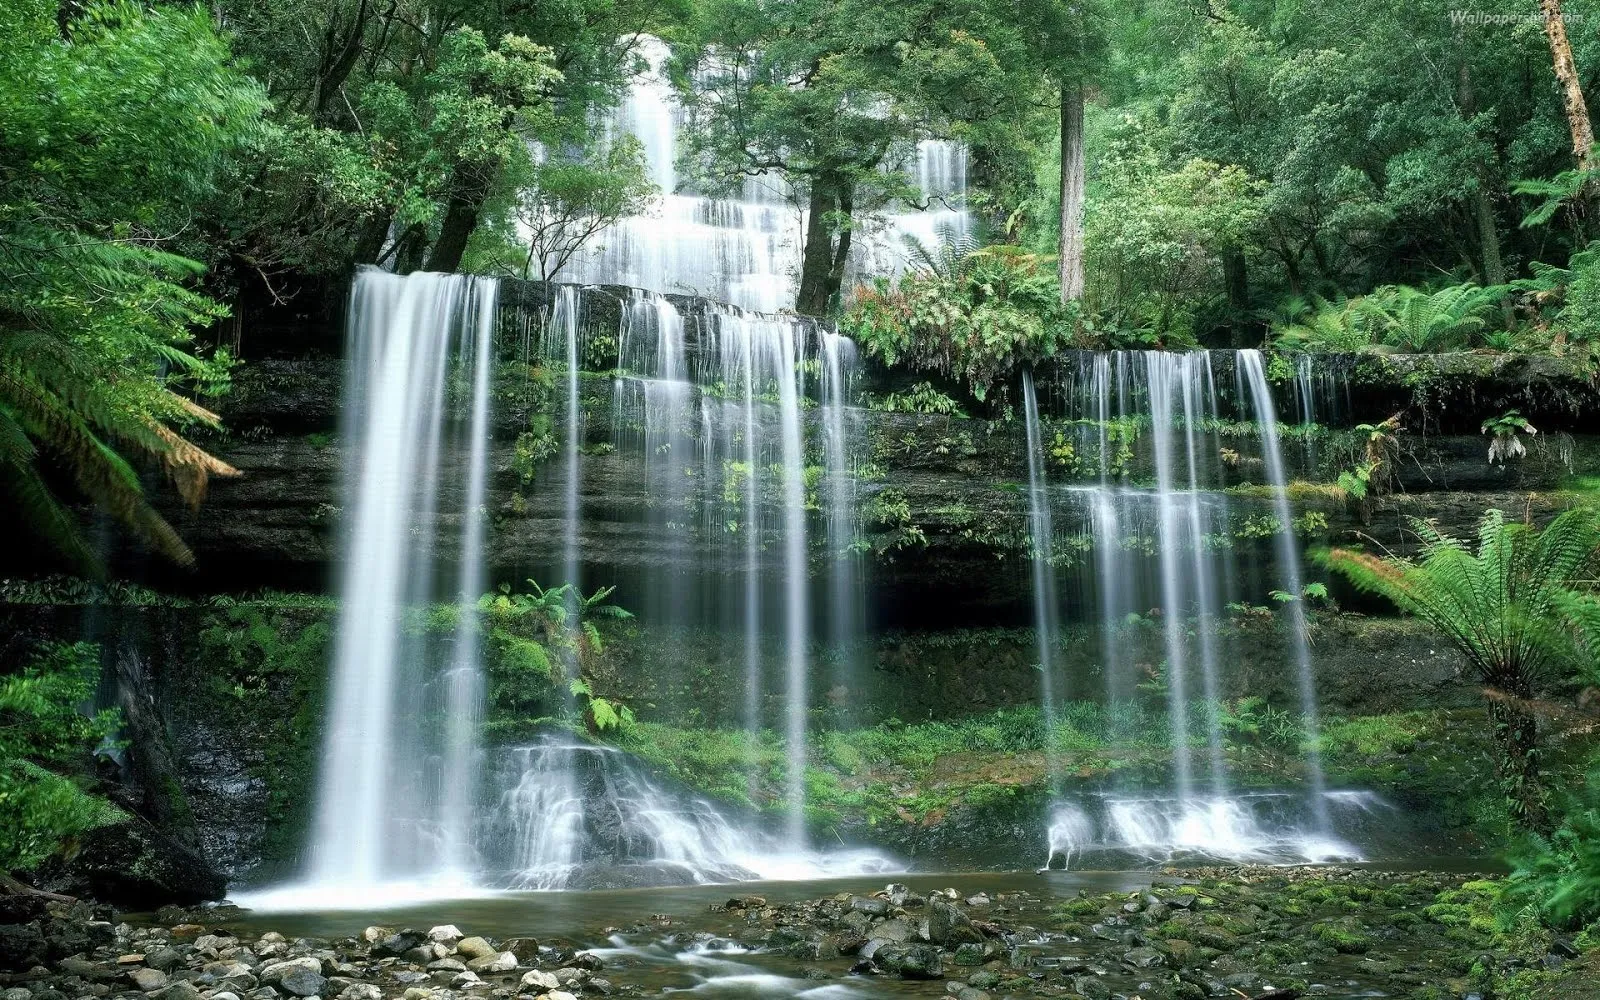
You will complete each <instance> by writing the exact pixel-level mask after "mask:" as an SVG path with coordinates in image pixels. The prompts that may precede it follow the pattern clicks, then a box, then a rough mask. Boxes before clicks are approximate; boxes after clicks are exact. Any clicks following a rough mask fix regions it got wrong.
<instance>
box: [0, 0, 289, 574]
mask: <svg viewBox="0 0 1600 1000" xmlns="http://www.w3.org/2000/svg"><path fill="white" fill-rule="evenodd" d="M8 17H9V23H6V24H5V25H4V26H3V27H4V30H5V33H6V38H7V52H6V56H5V58H4V59H0V486H3V488H4V489H5V490H6V492H8V493H9V494H10V495H11V497H12V499H13V500H14V501H15V502H16V503H17V504H18V506H19V507H20V508H21V509H22V510H23V511H24V512H25V513H26V515H27V517H28V518H29V520H30V521H31V522H32V523H33V524H34V525H35V526H36V527H37V529H38V530H39V532H40V533H41V535H43V536H44V537H45V538H47V539H48V540H49V541H50V542H51V543H53V545H54V547H55V548H56V549H57V550H58V551H59V552H60V553H61V554H63V555H65V556H66V557H67V558H68V559H69V560H70V561H72V562H73V563H75V564H76V565H77V566H79V567H80V568H84V569H92V568H94V567H96V566H97V563H98V560H97V558H96V556H95V554H94V553H92V552H90V551H89V549H88V548H87V547H86V545H85V544H84V542H83V540H82V538H81V536H80V535H79V533H78V530H77V524H76V520H75V518H74V517H73V515H72V514H71V513H70V512H69V511H68V510H67V509H66V507H65V506H63V502H62V498H61V497H59V496H58V495H57V494H58V491H57V490H56V489H55V488H54V487H53V485H52V484H53V483H55V482H56V481H57V480H58V479H59V478H61V476H60V473H62V472H64V473H65V477H66V478H68V479H70V481H71V482H72V483H73V485H75V486H76V488H77V491H78V493H80V494H82V495H83V496H86V497H87V498H89V499H90V500H92V501H94V502H95V503H97V504H98V505H99V506H100V507H101V508H102V509H103V510H105V511H106V512H108V513H110V514H111V515H113V516H114V517H116V518H117V519H118V520H120V521H121V522H122V523H123V524H124V525H125V526H127V527H128V528H129V529H131V530H132V531H133V532H134V533H135V534H136V535H138V536H139V537H140V538H142V539H143V540H145V541H146V542H148V543H149V544H150V545H152V546H153V547H155V548H156V549H157V550H158V551H160V552H161V553H163V554H164V555H166V556H167V557H169V558H171V559H173V560H174V561H177V562H180V563H188V562H190V561H192V556H191V555H190V553H189V550H188V548H187V547H186V546H185V545H184V544H183V542H182V540H181V539H179V537H178V535H177V533H176V532H175V531H174V530H173V529H172V527H171V526H170V525H169V524H168V523H167V522H166V521H165V520H164V519H162V518H161V516H160V515H158V514H157V513H156V512H155V510H154V509H153V508H152V507H151V506H150V503H149V501H148V499H147V497H146V494H145V490H144V487H143V484H142V482H141V475H140V471H139V469H138V468H137V467H136V466H135V465H134V464H133V462H134V461H135V460H141V459H142V460H146V461H147V462H149V463H150V464H152V465H154V466H156V467H157V468H159V469H160V470H161V471H162V472H163V473H165V475H166V476H167V477H168V478H169V479H171V480H172V482H173V484H174V485H175V486H176V487H177V489H178V492H179V493H180V495H181V496H182V497H183V498H184V499H185V500H186V501H188V502H189V503H191V504H197V503H199V502H200V500H201V498H202V497H203V496H204V495H205V490H206V484H207V481H208V479H209V478H210V477H211V476H217V475H222V476H226V475H232V474H234V470H233V469H232V468H231V467H229V466H228V465H227V464H226V463H225V462H223V461H222V460H220V459H218V458H216V457H214V456H212V455H210V454H208V453H207V452H206V451H204V450H203V449H201V448H199V447H197V446H196V445H195V444H193V443H192V442H190V441H189V440H187V439H185V438H184V437H182V436H181V435H180V433H179V432H180V430H182V429H183V428H186V427H193V426H214V425H215V424H216V417H215V416H214V415H212V414H211V413H210V412H209V411H208V410H206V409H205V408H204V407H202V406H201V405H199V403H197V402H196V401H195V398H194V397H195V396H201V397H203V396H204V395H206V394H212V393H215V392H218V391H220V390H221V389H222V388H224V387H225V386H226V384H227V370H228V364H229V360H228V358H227V357H226V355H224V354H222V353H221V352H217V353H214V354H212V355H211V356H209V357H207V356H206V355H205V353H204V352H202V351H201V350H199V349H198V348H197V347H196V346H195V338H194V330H195V329H196V328H198V327H203V326H206V325H208V324H210V323H213V322H215V321H216V320H217V319H219V318H220V317H221V316H223V315H224V312H223V310H222V309H221V307H220V306H218V305H217V304H216V303H215V302H213V301H212V300H211V299H209V298H207V297H205V296H204V295H202V294H200V293H199V292H197V291H196V290H195V288H194V283H195V281H196V279H197V278H198V277H199V275H200V274H201V272H202V270H203V268H202V266H201V265H200V264H199V263H197V262H195V261H193V260H189V259H187V258H185V257H182V256H179V255H177V254H175V253H173V252H171V249H170V248H171V247H172V246H173V244H174V243H175V242H176V241H177V240H178V239H179V238H180V234H182V233H183V232H184V230H185V228H186V227H187V226H188V224H189V222H188V220H189V218H190V207H191V206H192V205H194V204H195V203H197V202H199V201H201V200H203V199H204V198H206V197H207V196H208V195H210V194H211V193H212V192H213V191H214V190H215V189H216V185H217V183H218V181H219V178H220V176H221V169H222V167H223V165H224V163H225V161H226V158H227V157H228V156H230V155H232V154H233V153H235V152H237V151H238V150H240V149H241V148H243V147H244V146H245V144H246V143H247V142H248V140H249V137H250V136H251V134H252V133H253V131H254V129H255V128H256V127H257V126H258V123H259V116H260V113H261V111H262V108H263V106H264V102H263V100H262V95H261V92H260V90H259V88H258V87H256V85H255V84H254V83H252V82H250V81H249V80H247V79H245V78H244V77H242V76H241V75H240V74H238V73H237V72H236V71H235V70H233V69H232V68H230V63H231V61H232V60H231V55H230V53H229V51H228V46H227V45H226V44H225V43H224V42H223V41H222V39H220V38H219V37H218V36H217V35H216V33H215V32H214V31H213V30H212V29H211V26H210V24H209V22H208V20H207V18H206V16H205V15H204V13H202V12H199V11H194V10H175V9H170V8H157V9H154V10H146V9H143V8H141V7H138V6H135V5H133V4H130V3H120V2H119V3H103V4H96V5H93V6H90V7H87V8H85V9H84V10H83V11H82V13H81V15H80V16H79V17H78V18H76V19H75V20H72V21H69V22H68V23H67V24H66V26H65V29H64V30H63V29H61V28H60V27H58V24H57V21H56V5H55V4H53V3H47V2H43V0H33V2H30V3H27V4H23V5H20V6H18V7H14V8H12V9H11V10H10V11H9V12H8ZM41 94H48V95H50V99H49V100H42V99H41V98H40V95H41Z"/></svg>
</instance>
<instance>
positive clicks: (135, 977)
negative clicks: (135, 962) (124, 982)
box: [128, 968, 167, 993]
mask: <svg viewBox="0 0 1600 1000" xmlns="http://www.w3.org/2000/svg"><path fill="white" fill-rule="evenodd" d="M128 981H129V982H131V983H133V985H134V986H136V987H138V989H139V990H140V991H142V992H144V993H154V992H155V991H156V990H159V989H161V988H162V987H164V986H166V985H167V974H166V973H165V972H162V971H161V970H159V969H150V968H144V969H131V970H129V972H128Z"/></svg>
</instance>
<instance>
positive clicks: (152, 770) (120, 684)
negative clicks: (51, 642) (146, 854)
mask: <svg viewBox="0 0 1600 1000" xmlns="http://www.w3.org/2000/svg"><path fill="white" fill-rule="evenodd" d="M117 706H118V707H119V708H121V709H122V718H123V726H124V729H125V731H126V732H127V734H128V768H129V772H130V774H131V776H132V778H133V781H134V784H136V785H137V786H138V788H139V792H140V801H139V812H140V813H141V814H142V815H143V816H144V817H145V818H146V819H148V820H149V821H150V822H151V824H152V825H154V826H155V827H156V829H158V830H160V831H161V832H162V833H164V834H166V835H167V836H168V837H170V838H172V839H173V840H174V841H176V842H178V843H179V844H181V845H183V846H184V847H186V848H188V849H189V850H190V851H192V852H193V853H194V854H195V855H196V856H197V857H198V856H200V833H199V831H198V830H197V829H196V827H195V821H194V813H193V812H192V811H191V810H190V808H189V800H188V798H187V797H185V796H184V794H183V786H182V785H181V784H179V782H178V768H177V765H176V764H175V763H174V762H173V759H172V749H171V747H170V746H169V742H168V739H167V725H166V722H165V720H163V719H162V718H161V711H160V709H159V708H157V707H156V700H155V697H154V696H153V695H152V694H151V693H150V679H149V673H148V671H147V670H146V669H145V662H144V658H143V657H141V656H140V655H139V651H138V650H137V649H135V648H134V646H133V644H132V643H131V642H126V643H123V644H122V645H121V647H120V648H119V649H118V650H117Z"/></svg>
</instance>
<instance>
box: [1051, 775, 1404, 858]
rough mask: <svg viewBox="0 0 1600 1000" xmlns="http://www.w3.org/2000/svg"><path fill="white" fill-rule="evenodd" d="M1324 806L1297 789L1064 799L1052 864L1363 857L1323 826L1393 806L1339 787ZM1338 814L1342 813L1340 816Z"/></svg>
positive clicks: (1054, 822) (1058, 809)
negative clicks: (1332, 817)
mask: <svg viewBox="0 0 1600 1000" xmlns="http://www.w3.org/2000/svg"><path fill="white" fill-rule="evenodd" d="M1323 798H1324V801H1323V802H1322V803H1321V804H1320V808H1318V807H1317V806H1313V805H1311V804H1309V803H1307V802H1306V800H1305V797H1304V796H1303V795H1299V794H1291V793H1285V792H1259V793H1253V794H1245V795H1229V796H1222V797H1205V796H1195V797H1190V798H1180V797H1177V796H1137V795H1111V794H1106V795H1094V796H1085V797H1082V798H1079V799H1075V800H1066V801H1061V802H1058V803H1057V804H1056V806H1055V808H1054V810H1053V812H1052V814H1051V818H1050V826H1049V831H1048V839H1049V846H1048V857H1047V860H1046V863H1045V867H1046V868H1050V867H1059V868H1070V867H1072V866H1073V865H1074V864H1076V865H1077V866H1079V867H1082V866H1083V864H1084V863H1085V859H1086V858H1087V857H1091V856H1103V858H1102V860H1110V861H1111V863H1118V862H1120V861H1123V860H1126V859H1129V858H1132V859H1138V860H1143V861H1149V862H1161V863H1165V862H1171V861H1176V860H1217V861H1236V862H1252V863H1266V864H1299V863H1314V864H1321V863H1328V862H1336V861H1361V860H1363V856H1362V852H1361V850H1360V849H1359V848H1357V847H1356V846H1355V845H1353V844H1351V843H1348V842H1346V841H1344V840H1342V839H1340V838H1338V837H1334V836H1331V835H1329V834H1328V833H1326V832H1324V827H1323V822H1324V817H1326V816H1327V815H1328V814H1330V813H1335V814H1343V815H1345V816H1349V815H1351V814H1355V813H1371V812H1374V811H1376V810H1381V809H1388V808H1390V807H1389V805H1388V803H1386V802H1384V800H1383V799H1382V798H1381V797H1379V796H1378V795H1376V794H1375V793H1372V792H1363V791H1348V790H1346V791H1337V792H1329V793H1326V794H1325V795H1324V796H1323ZM1335 818H1338V817H1335Z"/></svg>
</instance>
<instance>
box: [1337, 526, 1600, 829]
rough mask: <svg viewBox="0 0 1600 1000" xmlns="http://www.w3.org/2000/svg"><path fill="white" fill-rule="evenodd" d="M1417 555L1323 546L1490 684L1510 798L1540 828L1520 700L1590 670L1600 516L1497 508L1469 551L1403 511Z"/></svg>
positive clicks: (1597, 622) (1534, 760)
mask: <svg viewBox="0 0 1600 1000" xmlns="http://www.w3.org/2000/svg"><path fill="white" fill-rule="evenodd" d="M1412 528H1413V530H1414V531H1415V532H1416V533H1417V536H1418V537H1419V538H1420V539H1421V542H1422V551H1421V553H1420V557H1419V558H1418V559H1417V560H1416V561H1412V560H1408V559H1402V558H1399V557H1397V556H1392V555H1391V556H1383V557H1380V556H1374V555H1371V554H1370V553H1365V552H1356V551H1351V550H1348V549H1334V550H1333V551H1331V552H1329V553H1327V554H1326V556H1325V559H1326V561H1327V562H1328V564H1329V565H1330V566H1332V567H1333V568H1334V569H1336V570H1338V571H1339V572H1340V573H1342V574H1343V575H1344V576H1345V577H1346V578H1348V579H1349V580H1350V581H1351V582H1352V583H1353V584H1355V586H1356V587H1357V588H1358V589H1361V590H1364V591H1366V592H1368V593H1373V594H1377V595H1380V596H1382V597H1385V598H1387V599H1389V600H1390V601H1391V602H1393V603H1394V604H1395V605H1396V606H1397V607H1398V608H1400V609H1401V610H1402V611H1405V612H1407V613H1409V614H1414V615H1416V616H1417V617H1419V618H1421V619H1423V620H1424V621H1426V622H1428V623H1429V624H1430V625H1432V626H1433V627H1434V628H1436V629H1437V630H1438V631H1439V632H1441V633H1442V634H1443V635H1445V636H1446V637H1447V638H1448V639H1449V640H1450V641H1451V642H1452V643H1453V644H1454V645H1455V647H1456V648H1457V650H1459V651H1460V653H1461V654H1462V656H1463V657H1464V658H1465V659H1466V661H1467V663H1468V664H1469V665H1470V666H1471V667H1472V668H1473V670H1474V672H1476V674H1477V675H1478V677H1479V678H1480V679H1481V680H1482V681H1483V683H1484V684H1485V685H1486V686H1487V687H1488V688H1489V689H1490V693H1492V694H1494V695H1495V697H1493V698H1491V701H1490V705H1489V709H1490V717H1491V719H1492V720H1493V721H1494V725H1495V737H1496V740H1497V742H1498V744H1499V746H1500V751H1501V757H1502V762H1501V763H1502V778H1503V779H1504V781H1505V784H1506V788H1507V793H1508V795H1509V797H1510V798H1511V800H1512V803H1513V806H1514V807H1515V808H1516V809H1517V810H1518V812H1519V813H1520V814H1521V815H1522V817H1523V819H1524V820H1525V821H1526V822H1527V823H1528V824H1529V825H1530V826H1531V827H1533V828H1534V829H1541V828H1543V827H1544V826H1545V825H1546V822H1547V814H1546V811H1545V807H1544V801H1543V792H1542V789H1541V788H1540V785H1539V774H1538V747H1537V741H1536V737H1537V725H1536V720H1535V719H1534V718H1533V717H1532V715H1531V713H1530V711H1529V709H1528V706H1527V702H1528V701H1529V700H1530V699H1532V698H1533V697H1534V696H1535V694H1536V693H1537V692H1538V690H1539V689H1540V688H1541V687H1543V686H1544V685H1546V684H1548V683H1549V682H1550V681H1551V680H1552V679H1553V678H1554V677H1555V676H1557V675H1558V674H1563V673H1564V674H1572V673H1580V672H1584V671H1593V670H1594V666H1593V659H1592V651H1593V650H1594V649H1595V648H1596V647H1595V641H1596V638H1597V637H1600V609H1597V608H1596V607H1595V605H1594V599H1593V597H1592V595H1590V594H1588V593H1587V592H1585V591H1584V590H1583V589H1582V588H1583V586H1585V584H1584V583H1583V581H1585V580H1587V579H1588V578H1589V573H1590V571H1591V569H1592V568H1593V566H1594V564H1595V561H1596V556H1597V553H1600V516H1597V514H1596V512H1595V511H1591V510H1582V509H1580V510H1570V511H1567V512H1565V513H1563V514H1561V515H1560V516H1558V517H1557V518H1556V519H1555V520H1554V521H1552V522H1551V523H1550V524H1549V525H1548V526H1547V527H1546V528H1545V529H1544V530H1543V531H1536V530H1534V529H1533V528H1532V527H1531V526H1530V525H1526V524H1518V523H1514V522H1508V521H1507V520H1506V518H1505V515H1504V514H1503V513H1502V512H1500V511H1498V510H1490V511H1488V512H1487V513H1485V514H1484V516H1483V519H1482V520H1481V521H1480V522H1479V525H1478V537H1477V547H1476V551H1472V550H1469V549H1468V548H1467V546H1466V544H1465V543H1463V542H1462V541H1460V540H1458V539H1455V538H1452V537H1450V536H1448V535H1445V534H1443V533H1441V532H1440V531H1439V530H1438V529H1437V528H1436V527H1435V526H1434V525H1433V524H1431V523H1429V522H1427V521H1423V520H1421V519H1415V518H1414V519H1412Z"/></svg>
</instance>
